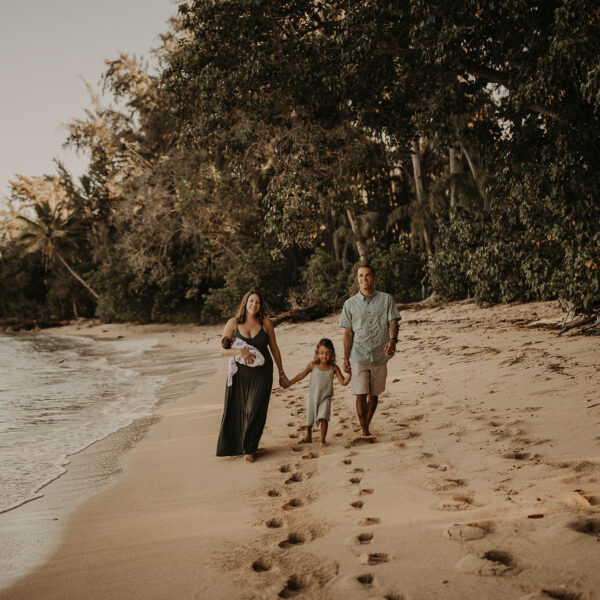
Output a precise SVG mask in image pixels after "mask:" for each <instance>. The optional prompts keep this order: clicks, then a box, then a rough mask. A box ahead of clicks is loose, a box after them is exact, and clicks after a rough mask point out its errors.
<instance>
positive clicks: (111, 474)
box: [0, 321, 212, 591]
mask: <svg viewBox="0 0 600 600" xmlns="http://www.w3.org/2000/svg"><path fill="white" fill-rule="evenodd" d="M25 333H34V334H35V335H49V336H52V337H74V338H79V339H81V338H84V339H86V340H89V341H91V342H93V343H98V342H109V343H114V342H120V341H121V340H125V337H124V336H121V335H118V334H114V335H113V333H112V332H111V327H110V326H107V325H98V324H97V323H91V324H90V323H88V322H81V321H79V322H77V323H76V324H75V325H66V326H65V325H63V326H62V327H61V328H51V329H44V330H42V331H37V332H25ZM107 333H109V334H110V335H105V334H107ZM154 337H155V336H154V334H153V333H152V332H143V333H142V332H138V334H137V335H132V336H128V337H127V339H128V340H129V341H131V340H135V339H141V340H152V339H154ZM142 352H143V353H147V352H150V353H154V354H158V355H159V356H160V355H162V356H164V358H165V359H166V362H167V363H169V362H174V363H175V365H176V366H177V365H179V366H182V365H185V364H186V362H187V361H186V357H185V354H186V350H183V349H182V348H181V349H180V350H178V349H177V348H173V347H170V346H165V345H164V344H163V347H162V348H161V346H160V343H159V342H158V340H157V341H156V343H155V344H154V345H153V346H152V347H151V348H149V349H146V350H143V351H142ZM178 353H179V354H180V356H179V357H178V356H177V355H178ZM202 356H203V355H199V358H200V359H201V357H202ZM107 357H109V360H118V358H119V354H118V351H117V350H116V349H115V348H112V349H111V350H110V351H109V352H108V353H107ZM121 358H123V357H121ZM201 360H202V359H201ZM211 363H212V361H206V362H205V363H204V366H205V367H210V365H211ZM175 368H176V367H175ZM196 374H198V373H196ZM199 375H200V377H199V379H198V380H197V382H195V383H194V388H199V387H200V386H202V385H204V380H203V377H202V376H203V375H204V376H205V377H204V378H208V377H209V376H210V375H211V370H210V368H205V369H203V370H202V372H201V373H199ZM182 379H184V380H185V379H186V374H185V372H184V373H183V374H181V373H178V372H174V373H172V374H169V375H166V376H165V380H164V381H163V382H162V383H161V384H159V386H158V388H157V389H156V391H155V401H154V405H153V407H152V410H151V412H150V413H149V414H146V415H143V416H140V417H135V418H132V421H131V422H130V423H128V424H126V425H123V426H119V427H118V428H117V429H115V430H113V431H110V432H108V433H106V434H105V435H103V436H102V437H100V438H98V439H96V440H93V441H91V442H88V443H86V444H85V445H84V446H83V447H81V448H79V449H78V450H76V451H75V452H71V453H68V454H66V455H65V456H64V457H63V458H62V459H61V460H62V461H63V462H62V471H61V472H60V473H57V474H54V475H53V476H52V477H50V478H49V479H48V480H46V481H44V482H43V483H41V484H40V485H39V486H38V487H37V488H35V490H33V491H32V497H31V498H27V499H25V500H23V501H20V502H18V503H16V504H15V505H13V506H9V507H7V508H5V509H3V510H2V511H0V533H2V538H3V541H4V542H5V543H4V544H3V546H4V550H2V551H0V565H2V567H3V568H2V569H0V572H2V577H0V591H2V590H4V589H7V588H9V587H10V586H11V585H12V584H13V583H14V582H15V581H17V580H18V579H19V578H21V577H23V576H26V575H27V574H29V573H31V572H33V571H34V570H35V569H36V568H37V567H39V566H40V565H41V564H43V563H44V561H45V560H46V559H47V557H48V556H49V555H50V554H51V553H52V551H53V549H54V548H56V547H57V546H58V544H59V543H60V538H61V536H62V533H63V529H64V525H63V523H66V522H68V520H69V517H70V515H71V514H72V513H73V512H75V511H76V510H77V508H78V507H79V506H81V505H82V504H83V503H85V501H86V500H88V499H89V498H91V497H93V496H94V495H96V494H98V493H99V492H101V491H102V490H104V489H106V488H109V487H110V486H111V485H112V484H113V483H114V482H115V480H116V479H118V477H119V476H121V475H122V473H123V468H122V464H123V462H124V461H125V460H126V456H127V454H128V453H129V452H130V451H131V450H132V448H133V447H134V446H135V445H136V444H137V443H139V441H141V440H142V439H143V438H144V436H145V435H146V434H147V432H148V431H149V430H150V428H151V427H152V426H153V425H155V424H156V423H157V422H158V421H159V420H160V416H159V412H158V411H159V410H160V408H161V406H162V405H163V404H166V403H169V402H171V401H172V400H173V398H174V397H177V396H178V395H179V392H180V390H181V388H182V384H181V380H182ZM21 509H23V510H21ZM49 513H52V515H53V516H52V517H49V516H48V514H49ZM32 536H33V537H32ZM9 572H10V575H9Z"/></svg>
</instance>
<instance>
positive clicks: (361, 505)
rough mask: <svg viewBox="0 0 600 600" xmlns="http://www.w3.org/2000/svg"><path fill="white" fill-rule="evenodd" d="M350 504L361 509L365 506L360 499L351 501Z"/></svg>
mask: <svg viewBox="0 0 600 600" xmlns="http://www.w3.org/2000/svg"><path fill="white" fill-rule="evenodd" d="M350 506H351V507H352V508H358V509H361V508H362V507H363V506H364V502H361V501H360V500H356V502H350Z"/></svg>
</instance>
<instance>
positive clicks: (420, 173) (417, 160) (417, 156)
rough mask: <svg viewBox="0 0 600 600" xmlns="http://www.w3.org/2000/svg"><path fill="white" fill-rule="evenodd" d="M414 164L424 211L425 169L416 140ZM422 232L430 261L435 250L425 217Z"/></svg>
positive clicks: (419, 196) (413, 156)
mask: <svg viewBox="0 0 600 600" xmlns="http://www.w3.org/2000/svg"><path fill="white" fill-rule="evenodd" d="M411 149H412V154H411V158H412V165H413V179H414V181H415V191H416V193H417V202H418V203H419V206H420V208H421V210H420V212H423V209H424V207H425V189H424V186H423V169H422V166H421V152H420V151H419V145H418V144H417V142H416V141H414V140H413V142H412V146H411ZM421 230H422V231H421V234H422V235H423V239H424V240H425V251H426V252H427V259H428V260H429V262H431V261H432V259H433V252H432V249H431V240H430V237H429V232H428V231H427V225H426V223H425V220H424V219H423V224H422V227H421Z"/></svg>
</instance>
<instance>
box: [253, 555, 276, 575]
mask: <svg viewBox="0 0 600 600" xmlns="http://www.w3.org/2000/svg"><path fill="white" fill-rule="evenodd" d="M271 566H272V565H271V563H270V562H269V561H268V560H265V559H264V558H259V559H258V560H255V561H254V562H253V563H252V570H253V571H256V572H257V573H264V572H265V571H269V570H270V569H271Z"/></svg>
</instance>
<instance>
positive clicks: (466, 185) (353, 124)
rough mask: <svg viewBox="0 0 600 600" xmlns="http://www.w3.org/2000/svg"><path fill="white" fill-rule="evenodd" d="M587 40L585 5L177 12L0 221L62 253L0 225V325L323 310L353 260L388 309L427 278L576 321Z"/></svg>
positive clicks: (588, 81) (596, 290)
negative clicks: (19, 320) (72, 160)
mask: <svg viewBox="0 0 600 600" xmlns="http://www.w3.org/2000/svg"><path fill="white" fill-rule="evenodd" d="M599 26H600V8H598V7H597V5H596V4H595V3H594V2H591V1H590V0H545V1H544V2H523V1H522V0H501V1H499V2H493V3H490V2H481V1H474V0H473V1H469V2H459V3H448V2H442V1H441V0H432V1H428V2H423V1H422V0H404V1H400V0H396V1H391V2H378V1H376V0H361V1H357V0H339V1H335V0H334V1H331V2H329V1H322V0H300V1H295V2H287V1H284V2H271V1H268V0H219V1H217V2H206V1H196V2H193V1H190V2H187V3H185V4H182V5H181V6H180V8H179V15H178V17H177V18H174V19H173V20H172V21H171V22H170V24H169V29H168V31H167V32H166V33H165V34H164V35H163V36H162V44H161V46H160V48H158V49H157V50H156V51H155V52H154V57H155V59H156V61H157V64H158V70H157V72H156V73H155V74H150V71H149V70H148V69H147V68H145V67H144V65H142V64H141V63H140V62H139V61H136V60H134V59H131V58H129V57H127V56H121V57H119V58H118V59H116V60H114V61H110V62H108V63H107V70H106V73H105V75H104V77H103V82H104V85H105V88H106V90H107V91H109V92H110V93H112V95H113V96H114V97H115V98H116V99H117V101H118V104H117V106H116V107H106V106H103V105H102V104H101V103H100V101H99V100H98V99H97V98H93V102H92V108H90V110H89V111H88V113H87V114H86V117H85V118H83V119H80V120H77V121H74V122H73V123H71V125H70V134H69V137H68V140H67V144H69V145H71V146H72V147H74V148H76V149H78V150H81V151H84V152H87V153H88V154H89V156H90V162H89V167H88V169H87V172H86V174H85V176H84V177H82V178H81V180H80V181H78V182H75V181H73V179H72V177H71V176H70V175H69V174H68V173H67V172H66V170H65V169H64V168H63V167H62V166H61V165H58V169H57V175H56V176H54V177H51V178H46V179H43V178H23V177H21V178H19V179H17V180H16V181H15V183H14V185H13V194H12V198H11V200H12V206H13V210H14V211H16V212H20V213H21V214H24V216H26V217H28V218H29V219H30V220H33V223H34V224H35V223H36V222H38V223H40V225H41V223H42V221H43V220H42V219H41V218H40V216H39V212H38V213H36V212H35V211H36V210H38V209H36V208H35V207H36V206H38V207H39V206H44V202H46V203H48V202H50V204H47V207H46V208H47V210H51V209H53V208H54V207H56V206H60V210H59V213H57V215H56V218H57V219H58V220H62V221H61V222H62V223H63V225H64V224H65V223H68V224H70V225H69V228H70V229H72V235H71V233H69V234H65V236H64V237H63V238H61V240H58V239H55V242H53V243H52V244H50V245H49V246H48V245H46V246H43V245H38V246H35V243H34V240H35V236H34V237H31V235H30V237H29V238H27V239H26V238H24V237H23V233H24V232H23V230H22V228H19V227H18V226H16V225H15V218H16V217H14V216H13V217H11V216H10V215H8V216H6V218H5V219H4V226H3V227H2V232H3V233H2V236H3V237H2V238H1V239H0V250H1V255H0V283H1V284H2V285H1V286H0V316H2V315H4V316H7V315H12V314H15V313H17V312H27V313H28V314H31V315H35V314H43V315H54V316H68V315H70V314H72V312H73V310H74V309H77V308H78V309H79V311H80V312H81V313H82V314H93V312H94V311H95V312H96V314H97V315H98V316H100V317H102V318H104V319H116V320H125V319H127V320H140V321H151V320H174V319H181V320H200V321H213V320H218V319H222V318H224V317H226V316H229V315H231V313H232V312H233V311H234V310H235V307H236V306H237V303H238V301H239V298H240V297H241V296H242V294H243V293H244V291H246V289H248V288H249V287H259V288H261V289H262V290H264V292H265V295H266V297H267V299H268V301H269V303H270V304H271V306H272V308H273V310H274V311H278V310H284V309H286V308H288V307H290V306H292V307H307V306H311V305H313V304H325V305H327V306H330V307H338V306H340V304H341V302H342V301H343V299H344V298H345V297H346V296H347V294H348V293H349V292H350V290H351V288H352V277H353V273H354V270H355V267H356V263H357V262H358V261H359V259H362V260H365V259H366V260H369V261H371V262H372V263H373V265H374V266H375V268H376V269H377V274H378V287H379V288H380V289H384V290H387V291H389V292H391V293H393V294H394V296H395V297H396V299H397V300H399V301H411V300H415V299H419V298H420V281H421V279H422V277H423V275H424V274H427V276H428V277H429V281H430V282H431V284H432V287H433V289H434V291H435V292H436V294H437V295H438V296H439V297H441V298H446V299H457V298H463V297H465V296H473V297H475V298H476V300H477V301H478V302H480V303H482V302H508V301H514V300H533V299H554V298H558V299H560V300H561V302H562V303H563V305H564V306H565V307H570V308H574V309H576V310H582V311H591V310H594V309H595V308H597V307H598V306H599V305H600V203H599V202H598V198H599V196H600V144H599V140H600V36H599V35H598V28H599ZM30 206H33V207H34V208H33V209H32V208H27V207H30ZM28 211H29V212H28ZM32 211H33V212H32ZM36 214H37V215H38V216H37V217H36ZM46 221H47V219H46ZM33 226H34V225H31V224H30V227H33ZM38 229H39V228H38ZM53 231H54V230H53ZM38 233H39V232H38ZM46 233H48V232H46ZM29 234H32V231H30V232H29ZM45 239H46V240H48V239H50V238H48V236H46V238H45ZM63 247H64V248H67V249H68V252H67V253H66V254H64V253H61V248H63ZM44 248H46V249H45V250H44ZM24 251H28V252H29V254H28V255H26V256H25V255H24ZM63 254H64V256H63ZM61 257H63V258H62V259H61ZM71 271H73V273H75V274H78V275H79V276H81V278H82V279H83V283H85V284H87V285H90V286H91V288H92V291H87V290H86V289H85V287H84V285H83V283H82V282H81V281H78V280H77V278H76V277H75V275H74V274H73V273H71ZM95 292H97V293H98V295H99V300H98V301H97V302H96V300H95V299H94V297H93V293H95Z"/></svg>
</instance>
